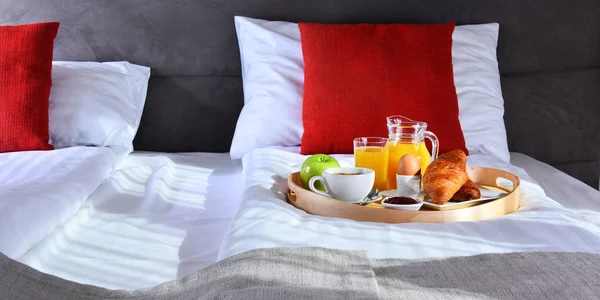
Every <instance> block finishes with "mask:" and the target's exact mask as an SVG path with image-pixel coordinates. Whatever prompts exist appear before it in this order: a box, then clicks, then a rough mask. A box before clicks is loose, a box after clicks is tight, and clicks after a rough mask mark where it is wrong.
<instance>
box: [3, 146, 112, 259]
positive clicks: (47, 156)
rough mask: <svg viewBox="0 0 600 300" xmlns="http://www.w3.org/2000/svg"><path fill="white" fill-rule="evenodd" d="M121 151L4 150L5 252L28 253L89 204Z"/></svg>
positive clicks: (97, 149) (14, 254)
mask: <svg viewBox="0 0 600 300" xmlns="http://www.w3.org/2000/svg"><path fill="white" fill-rule="evenodd" d="M121 157H122V156H121V155H118V154H116V153H115V152H114V151H113V150H111V149H109V148H96V147H71V148H64V149H58V150H53V151H24V152H11V153H2V154H0V252H2V253H4V254H6V255H7V256H8V257H11V258H13V259H19V258H20V257H21V256H23V255H24V254H25V253H26V252H27V251H28V250H29V249H30V248H31V247H32V246H33V245H35V244H36V243H37V242H39V241H40V240H41V239H42V238H43V237H44V236H46V235H47V234H49V233H50V232H52V230H54V228H55V227H56V226H58V225H59V224H61V223H62V222H64V221H65V220H66V219H67V218H68V217H69V216H71V215H72V214H73V213H74V212H75V211H77V210H78V209H79V208H80V207H81V206H82V205H83V203H84V202H85V200H86V199H87V198H88V197H89V196H90V195H91V194H92V193H93V192H94V191H95V190H96V188H98V186H100V184H102V182H103V181H104V179H105V178H106V177H107V176H108V174H109V173H110V172H111V171H112V169H113V168H114V167H115V165H116V164H117V163H118V161H119V159H120V158H121Z"/></svg>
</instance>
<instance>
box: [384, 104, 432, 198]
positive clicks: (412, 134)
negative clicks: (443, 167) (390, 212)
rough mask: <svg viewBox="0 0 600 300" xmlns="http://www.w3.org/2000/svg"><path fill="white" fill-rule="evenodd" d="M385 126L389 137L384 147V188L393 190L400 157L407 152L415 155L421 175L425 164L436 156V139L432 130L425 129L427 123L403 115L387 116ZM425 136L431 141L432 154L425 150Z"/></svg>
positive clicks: (425, 167)
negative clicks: (386, 153) (385, 182)
mask: <svg viewBox="0 0 600 300" xmlns="http://www.w3.org/2000/svg"><path fill="white" fill-rule="evenodd" d="M387 126H388V131H389V139H388V142H387V146H386V148H388V153H389V158H388V170H387V172H388V173H387V174H388V175H387V185H386V188H387V189H388V190H393V189H396V174H397V171H398V161H399V160H400V158H401V157H402V156H403V155H404V154H407V153H410V154H413V155H414V156H416V157H417V159H418V160H419V164H420V165H421V174H420V175H421V176H423V174H424V173H425V169H427V166H429V164H430V163H431V162H432V161H433V160H434V159H435V158H436V157H437V153H438V139H437V137H436V136H435V134H433V132H431V131H427V123H425V122H420V121H413V120H411V119H409V118H407V117H404V116H400V115H397V116H390V117H388V118H387ZM426 138H427V139H429V140H430V141H431V145H432V147H431V148H432V149H431V152H432V153H433V155H431V154H429V150H427V146H426V145H425V139H426ZM411 175H414V174H411Z"/></svg>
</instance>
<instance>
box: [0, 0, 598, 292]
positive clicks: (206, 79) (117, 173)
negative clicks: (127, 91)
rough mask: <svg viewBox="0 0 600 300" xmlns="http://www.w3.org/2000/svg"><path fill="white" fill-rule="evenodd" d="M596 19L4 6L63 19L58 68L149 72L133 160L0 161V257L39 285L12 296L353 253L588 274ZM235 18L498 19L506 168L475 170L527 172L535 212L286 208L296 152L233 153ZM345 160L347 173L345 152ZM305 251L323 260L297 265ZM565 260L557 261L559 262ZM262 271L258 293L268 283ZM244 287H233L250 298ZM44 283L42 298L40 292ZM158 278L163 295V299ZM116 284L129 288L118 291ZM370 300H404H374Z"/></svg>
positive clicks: (594, 182)
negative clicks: (373, 216)
mask: <svg viewBox="0 0 600 300" xmlns="http://www.w3.org/2000/svg"><path fill="white" fill-rule="evenodd" d="M57 2H60V4H59V5H57ZM582 14H585V17H581V15H582ZM599 14H600V7H599V6H598V3H597V2H596V1H594V0H578V1H576V3H566V2H564V1H559V0H556V1H535V0H528V1H519V2H513V3H511V4H510V5H506V3H505V1H487V2H486V3H485V4H483V3H480V2H479V1H472V0H460V1H453V2H447V1H436V0H425V1H377V2H373V1H360V0H352V1H341V0H340V1H337V0H336V1H327V2H325V3H323V2H322V1H312V0H311V1H295V2H289V1H287V2H286V1H263V0H257V1H243V0H233V1H222V2H215V1H191V0H189V1H188V0H185V1H177V2H176V3H167V2H164V1H158V0H156V1H154V0H151V1H75V0H60V1H52V2H50V1H39V0H25V1H16V0H15V1H12V0H5V1H0V21H1V22H2V23H4V24H22V23H28V22H40V21H60V22H61V29H60V31H59V35H58V36H57V38H56V40H55V48H54V57H55V59H56V60H62V61H129V62H131V63H135V64H139V65H143V66H149V67H151V70H152V71H151V76H150V80H149V83H148V91H147V97H146V99H145V106H144V107H143V114H142V115H141V121H140V123H139V129H138V130H137V134H136V136H135V140H133V147H134V149H135V151H133V152H131V150H132V149H126V150H123V149H121V148H111V147H89V146H88V147H86V146H78V147H70V148H64V149H59V150H54V151H51V152H35V151H32V152H21V153H2V154H0V211H5V212H6V211H8V212H10V214H11V218H3V219H0V225H2V226H1V227H0V228H2V229H0V249H1V251H2V252H3V254H4V255H6V256H7V257H8V258H10V259H12V260H14V261H18V262H20V263H22V264H23V265H26V266H29V267H31V268H33V269H27V268H26V267H25V266H23V265H18V264H13V262H12V260H11V262H6V263H4V260H3V265H2V266H3V269H2V270H4V271H5V272H4V273H0V274H2V275H3V276H8V275H5V274H9V273H10V272H17V273H19V274H34V275H28V276H24V277H20V278H17V279H15V278H16V277H14V278H13V277H11V278H12V279H11V280H14V282H15V283H19V285H17V284H15V286H18V287H19V288H14V289H13V292H14V293H15V294H11V295H17V292H15V291H20V292H22V291H24V290H26V287H27V285H28V284H32V283H31V281H28V280H31V279H32V278H34V279H35V278H38V279H40V280H46V281H49V282H53V284H56V286H62V287H63V288H62V289H60V290H61V291H64V290H65V289H66V290H74V291H84V292H81V293H80V294H79V295H84V294H85V295H87V294H89V295H92V296H93V297H100V298H102V297H108V298H110V297H113V298H114V297H117V298H119V297H125V296H128V297H129V296H139V297H146V298H149V297H150V296H149V295H159V296H156V297H160V295H163V296H165V297H166V298H169V294H168V292H167V293H166V294H165V292H164V291H165V290H166V291H178V290H177V289H182V290H179V291H180V292H181V293H182V294H181V295H183V296H181V299H185V298H186V294H185V293H187V292H188V291H190V290H193V288H191V287H190V286H194V287H196V288H200V287H199V286H201V285H200V283H201V282H206V280H209V279H207V278H210V277H203V276H205V274H208V272H213V273H214V274H217V273H218V271H216V270H215V268H217V267H218V266H223V267H224V270H225V269H226V268H225V266H229V263H231V262H233V261H236V259H240V260H241V259H242V258H251V259H256V261H252V262H253V263H254V265H256V264H258V262H260V261H261V259H262V260H263V261H270V262H273V263H274V264H275V265H274V266H273V268H275V267H276V266H278V265H277V263H279V261H277V260H275V259H281V260H285V259H286V258H285V257H286V255H304V254H305V255H306V257H310V255H313V256H315V257H327V259H329V258H331V260H328V261H327V262H328V263H331V264H332V268H333V265H336V266H339V265H340V264H341V263H342V262H340V261H339V257H344V255H349V257H350V256H351V257H350V258H349V261H350V259H356V262H357V264H356V265H354V267H356V266H363V265H362V264H364V266H366V265H370V266H371V267H373V266H376V265H377V264H379V263H381V264H384V262H390V264H392V265H393V264H394V263H393V262H395V261H404V262H407V263H410V262H413V261H414V262H417V261H419V262H421V261H425V260H429V259H430V260H432V261H435V262H446V261H447V262H448V263H449V264H452V263H454V262H456V263H457V264H459V263H460V259H465V261H463V263H465V264H468V262H469V261H471V262H472V261H473V260H476V261H477V260H479V261H482V260H483V261H485V260H486V259H487V258H486V257H489V259H490V260H494V259H499V261H500V260H501V259H505V258H506V259H509V260H511V262H514V261H515V260H518V259H524V260H527V259H532V261H533V262H535V263H536V266H537V267H539V268H540V270H542V269H544V266H543V261H544V259H539V258H538V257H537V256H536V257H534V258H531V257H529V258H528V255H529V253H535V254H531V255H537V254H540V255H542V257H543V255H555V254H547V253H555V252H557V253H565V254H564V255H570V254H571V253H587V254H586V255H590V256H585V258H583V256H581V257H579V258H578V259H580V260H577V262H580V261H581V260H584V259H587V260H589V261H593V259H595V258H596V257H597V254H600V191H598V189H599V188H600V186H598V185H599V182H600V180H599V177H600V156H599V155H600V143H598V141H599V140H600V136H599V135H598V134H599V132H598V131H597V130H596V129H597V128H598V127H599V126H600V123H599V122H600V121H599V120H598V118H597V116H598V115H599V114H600V106H599V102H598V101H597V99H599V98H600V89H599V88H598V85H597V82H598V80H600V60H599V56H598V53H599V51H600V50H599V49H600V44H599V42H600V38H599V37H598V30H597V28H598V25H599V24H598V22H599V20H600V16H599ZM240 15H243V16H250V17H253V18H261V19H265V20H279V21H289V22H300V21H306V22H322V23H363V22H366V23H443V22H450V21H455V22H457V24H481V23H489V22H497V23H499V24H500V35H499V37H498V39H499V40H498V48H497V49H498V53H497V57H498V64H499V65H498V67H499V76H500V79H501V84H502V91H501V92H502V97H503V98H504V107H503V109H504V111H503V112H504V119H503V120H504V124H505V125H506V135H507V143H508V148H509V149H510V151H511V152H510V161H503V160H501V159H497V158H496V157H491V156H487V155H484V154H477V153H475V154H473V155H470V156H469V162H468V163H469V164H470V165H476V166H489V167H494V168H501V169H505V170H508V171H510V172H513V173H515V174H517V175H518V176H519V177H520V178H521V179H522V180H523V185H522V197H523V198H524V199H526V201H524V203H523V205H522V208H521V209H520V211H519V212H517V213H515V214H513V215H509V216H506V217H505V218H499V219H494V220H488V221H482V222H465V223H456V224H445V225H440V224H404V225H389V224H386V225H382V224H371V223H358V222H353V221H348V220H342V219H328V218H321V217H315V216H311V215H308V214H306V213H304V212H303V211H299V210H297V209H295V208H293V207H292V206H290V205H289V204H287V203H286V202H285V192H286V178H287V176H288V175H289V174H290V173H291V172H294V171H297V169H298V168H299V167H300V165H301V164H302V161H303V159H304V158H305V157H304V156H302V155H300V154H299V147H297V146H288V145H281V146H267V147H257V148H256V149H252V150H251V151H249V152H248V153H246V154H245V155H243V157H241V159H239V160H238V159H231V156H230V154H229V153H227V152H229V151H230V149H231V144H232V138H233V137H234V132H235V130H236V122H237V120H238V117H239V115H240V112H241V111H242V109H243V107H244V104H245V103H244V93H245V90H244V87H243V80H242V67H241V65H242V63H241V61H240V50H239V48H238V43H239V42H238V40H237V39H236V28H235V26H234V16H240ZM335 157H336V158H338V159H339V161H340V162H341V163H342V164H344V165H353V164H354V161H353V158H352V156H349V155H336V156H335ZM24 165H26V166H27V167H26V168H24V167H22V166H24ZM40 170H42V171H43V172H40ZM65 182H69V184H65ZM31 185H33V186H34V188H31V187H30V186H31ZM25 187H27V188H25ZM40 194H44V195H46V197H40V196H39V195H40ZM17 199H19V200H17ZM490 232H493V233H494V234H493V235H490ZM515 232H516V233H518V234H514V233H515ZM324 236H326V237H327V238H324ZM305 247H317V248H306V249H307V250H306V252H294V251H302V249H303V248H305ZM290 248H291V249H290ZM294 248H300V250H298V249H294ZM321 248H326V249H325V250H322V249H321ZM310 249H312V250H310ZM314 249H321V250H314ZM327 249H340V250H344V251H339V252H336V251H337V250H327ZM261 251H264V252H261ZM278 251H281V252H278ZM289 251H291V252H289ZM321 251H325V252H321ZM327 251H331V252H327ZM353 251H358V252H353ZM361 251H362V252H361ZM303 253H304V254H303ZM349 253H350V254H349ZM353 253H362V254H361V255H358V256H356V257H355V256H352V255H354V254H353ZM511 253H513V254H514V255H516V256H510V255H511ZM515 253H516V254H515ZM268 255H272V256H271V257H272V258H273V260H268V259H267V258H268V257H269V256H268ZM482 255H483V256H482ZM486 255H488V256H486ZM519 255H522V256H519ZM556 255H558V256H555V257H554V256H553V257H550V258H548V260H549V261H550V260H552V261H560V260H561V259H563V258H564V259H566V258H565V257H564V256H559V255H560V254H556ZM265 257H267V258H265ZM282 257H283V258H282ZM335 257H338V258H335ZM532 257H533V256H532ZM449 258H453V259H449ZM361 259H362V260H361ZM386 259H389V260H386ZM469 259H472V260H469ZM369 261H370V262H369ZM359 262H360V263H359ZM293 263H298V262H296V261H293V262H292V261H290V265H291V264H293ZM299 264H300V268H301V267H302V265H301V262H300V263H299ZM499 265H502V264H496V265H494V266H495V267H498V268H499ZM573 265H574V264H573ZM232 266H233V267H232V268H235V264H233V263H232ZM279 266H280V265H279ZM294 266H295V265H294ZM382 266H383V265H382ZM308 267H309V266H308V265H307V268H308ZM545 267H546V268H550V267H549V266H545ZM567 267H568V266H566V267H565V268H567ZM585 267H586V268H592V267H593V266H589V265H586V266H585ZM240 268H241V267H240ZM346 268H347V269H346V270H348V272H351V271H352V269H351V268H350V267H348V266H346ZM365 268H366V267H365ZM490 268H491V266H490ZM582 268H584V267H582ZM34 269H35V270H37V271H40V272H43V273H46V274H50V275H54V276H57V277H58V278H62V279H66V280H68V281H69V282H64V281H60V280H59V279H57V278H54V277H44V276H45V275H40V274H41V273H31V272H35V270H34ZM250 269H251V268H250ZM359 269H360V268H359ZM550 269H551V268H550ZM6 270H8V271H6ZM199 270H200V271H199ZM244 270H245V271H248V269H244ZM337 270H339V274H338V275H340V276H341V274H345V273H343V272H342V271H341V270H343V268H342V267H339V269H337ZM361 270H362V271H364V269H361ZM544 270H546V269H544ZM569 270H571V269H569ZM590 271H593V269H590ZM203 272H204V273H203ZM257 272H258V271H257ZM373 272H375V273H376V271H373ZM569 272H575V271H572V270H571V271H569ZM265 273H268V271H266V272H265ZM298 273H299V274H300V275H301V274H302V272H298ZM375 273H374V274H375ZM551 273H552V270H548V273H547V274H546V273H544V274H545V276H551ZM575 273H576V272H575ZM11 274H12V273H11ZM244 274H246V273H244ZM257 274H258V273H257ZM261 274H262V273H261ZM307 274H308V273H307ZM254 275H256V274H254ZM254 275H253V274H252V272H250V271H248V276H249V277H243V276H242V277H240V278H242V279H244V278H246V279H248V278H250V279H251V278H253V277H252V276H254ZM300 275H298V276H300ZM334 275H335V274H334ZM186 276H187V277H186ZM206 276H208V275H206ZM215 276H216V275H215ZM227 276H229V277H226V278H225V277H224V278H225V279H230V278H231V274H228V275H227ZM256 276H257V277H255V279H257V281H256V283H257V284H258V285H261V286H263V285H264V286H269V282H271V284H272V283H273V281H269V280H271V279H269V280H267V279H265V282H266V283H265V282H261V281H258V278H263V277H260V276H263V275H260V276H258V275H256ZM290 276H291V275H290ZM294 276H296V275H294ZM332 276H333V275H332ZM423 276H426V275H423ZM463 276H467V275H466V274H463ZM540 276H542V275H540ZM6 278H8V277H6ZM264 278H268V276H266V277H264ZM282 278H286V280H290V281H293V280H300V282H304V281H302V280H305V278H301V279H299V278H295V277H289V278H288V277H285V276H282ZM540 278H542V277H540ZM250 279H248V280H246V281H242V284H241V285H240V286H244V287H245V288H248V289H251V288H252V287H248V286H246V284H247V283H248V282H252V281H251V280H250ZM175 280H180V281H175ZM240 280H241V279H240ZM357 280H358V279H357ZM361 280H364V278H363V279H361ZM39 282H41V283H40V285H41V286H40V289H42V290H43V286H44V284H43V283H44V282H45V281H39ZM39 282H38V283H39ZM164 282H170V283H168V284H167V285H166V287H164V286H162V287H161V286H158V285H160V284H161V283H164ZM259 282H261V283H260V284H259ZM282 282H283V281H282ZM332 282H337V281H335V280H334V281H332ZM340 282H343V281H342V280H340ZM356 282H357V284H358V285H360V284H364V285H363V286H365V291H362V292H365V293H370V292H373V291H372V290H369V291H366V289H367V288H366V287H367V286H369V285H368V284H365V282H361V281H359V280H358V281H356ZM358 282H361V283H358ZM76 283H81V284H89V285H93V286H96V287H98V289H94V288H92V289H88V288H87V287H85V286H80V285H77V284H76ZM372 283H373V282H371V284H372ZM36 284H37V283H36ZM186 284H187V285H186ZM289 284H291V283H289ZM306 284H307V285H310V284H313V285H315V284H316V285H318V284H319V283H315V282H310V281H306ZM540 284H543V283H540ZM282 285H284V284H283V283H282ZM155 286H157V287H156V288H154V289H151V290H141V291H133V290H137V289H143V288H150V287H155ZM353 286H354V287H356V286H357V285H352V284H348V290H352V287H353ZM100 288H106V289H108V290H104V289H100ZM202 288H206V289H208V288H207V287H202ZM222 288H223V289H228V288H230V286H228V285H227V284H225V285H224V286H223V287H222ZM323 288H324V289H325V290H327V289H326V288H328V287H323ZM588 288H589V286H588ZM117 289H123V290H127V291H119V292H115V293H114V294H111V293H112V292H113V291H110V290H117ZM240 289H241V290H244V289H242V288H240ZM465 289H466V288H465ZM490 289H492V290H493V287H490ZM325 290H323V291H325ZM128 291H132V292H128ZM244 291H247V290H244ZM327 291H329V290H327ZM336 292H339V291H337V290H336ZM428 292H431V291H428ZM521 292H523V291H521ZM136 293H137V294H136ZM153 293H154V294H153ZM190 293H192V292H190ZM194 293H199V292H198V290H195V291H194ZM215 293H216V294H211V295H218V291H216V292H215ZM257 293H258V292H257ZM277 293H284V294H278V295H287V294H285V292H282V291H279V290H278V291H277ZM357 293H358V291H357ZM377 293H380V294H379V296H380V298H386V297H388V298H394V297H393V295H394V294H393V293H391V294H386V293H387V292H386V291H385V289H383V290H382V288H381V287H379V290H378V291H377V288H375V294H376V295H377ZM424 293H425V292H424ZM251 294H252V295H254V296H256V295H260V293H258V294H253V293H251ZM384 294H385V295H386V296H383V295H384ZM484 294H485V293H484ZM40 295H43V294H40ZM57 295H59V294H57ZM189 295H190V294H187V296H189ZM236 295H237V294H236ZM244 295H246V296H248V294H244ZM265 295H266V294H265ZM322 295H324V294H322ZM369 295H370V294H369ZM390 295H391V296H390ZM416 295H421V296H422V295H425V294H416ZM428 295H433V294H428ZM457 295H458V294H457ZM486 295H488V294H486ZM489 295H492V296H499V297H507V295H506V294H504V295H502V294H501V295H496V294H489ZM532 295H533V294H532ZM558 295H559V294H555V295H554V296H556V297H558ZM63 296H64V294H63ZM92 296H90V297H92ZM237 296H243V295H237ZM313 296H314V295H313ZM336 296H337V297H339V296H340V294H334V295H333V296H332V297H331V299H335V298H336ZM396 296H397V295H396ZM463 296H464V295H463ZM467 296H468V295H467ZM471 296H473V295H471ZM475 296H476V295H475ZM35 297H42V296H39V295H38V296H35ZM56 297H57V299H60V296H56ZM207 297H208V296H207ZM215 297H216V296H215ZM31 298H32V299H35V298H34V296H31ZM173 298H174V296H173ZM266 298H267V297H266V296H265V299H266ZM363 298H369V297H363ZM374 298H378V297H377V296H375V297H374ZM15 299H16V298H15ZM156 299H161V298H156Z"/></svg>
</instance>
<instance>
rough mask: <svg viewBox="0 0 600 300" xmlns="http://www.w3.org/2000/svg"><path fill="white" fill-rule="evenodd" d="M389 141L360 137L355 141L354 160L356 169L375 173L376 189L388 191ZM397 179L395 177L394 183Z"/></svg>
mask: <svg viewBox="0 0 600 300" xmlns="http://www.w3.org/2000/svg"><path fill="white" fill-rule="evenodd" d="M387 142H388V139H386V138H379V137H360V138H355V139H354V160H355V164H356V167H358V168H369V169H373V170H374V171H375V184H374V185H373V187H374V188H376V189H378V190H380V191H384V190H385V189H386V183H387V174H388V158H389V153H388V149H387V147H386V144H387ZM395 181H396V178H395V177H394V182H395Z"/></svg>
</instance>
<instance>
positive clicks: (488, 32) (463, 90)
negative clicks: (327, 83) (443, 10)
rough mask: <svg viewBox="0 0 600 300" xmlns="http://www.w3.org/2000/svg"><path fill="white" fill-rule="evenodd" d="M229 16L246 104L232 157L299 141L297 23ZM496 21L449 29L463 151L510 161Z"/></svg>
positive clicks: (301, 70)
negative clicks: (236, 40)
mask: <svg viewBox="0 0 600 300" xmlns="http://www.w3.org/2000/svg"><path fill="white" fill-rule="evenodd" d="M234 20H235V27H236V31H237V36H238V42H239V46H240V56H241V62H242V79H243V86H244V107H243V109H242V112H241V114H240V116H239V118H238V122H237V126H236V129H235V133H234V136H233V141H232V144H231V149H230V155H231V158H233V159H239V158H241V157H242V156H244V154H246V153H247V152H249V151H251V150H253V149H256V148H260V147H267V146H297V145H300V141H301V140H302V133H303V127H302V95H303V87H304V61H303V57H302V44H301V42H300V30H299V29H298V25H297V24H295V23H289V22H278V21H265V20H259V19H252V18H246V17H239V16H236V17H235V18H234ZM498 27H499V26H498V24H497V23H490V24H481V25H462V26H457V27H456V29H455V30H454V34H453V35H452V41H453V44H452V63H453V64H454V83H455V86H456V92H457V95H458V106H459V120H460V123H461V126H462V129H463V134H464V136H465V142H466V146H467V149H468V150H469V152H471V153H487V154H491V155H494V156H496V157H498V158H500V159H502V160H503V161H505V162H508V161H509V160H510V155H509V153H508V144H507V141H506V129H505V127H504V119H503V117H502V116H503V114H504V100H503V99H502V91H501V88H500V74H499V71H498V62H497V60H496V45H497V41H498ZM384 123H385V120H382V124H384Z"/></svg>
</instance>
